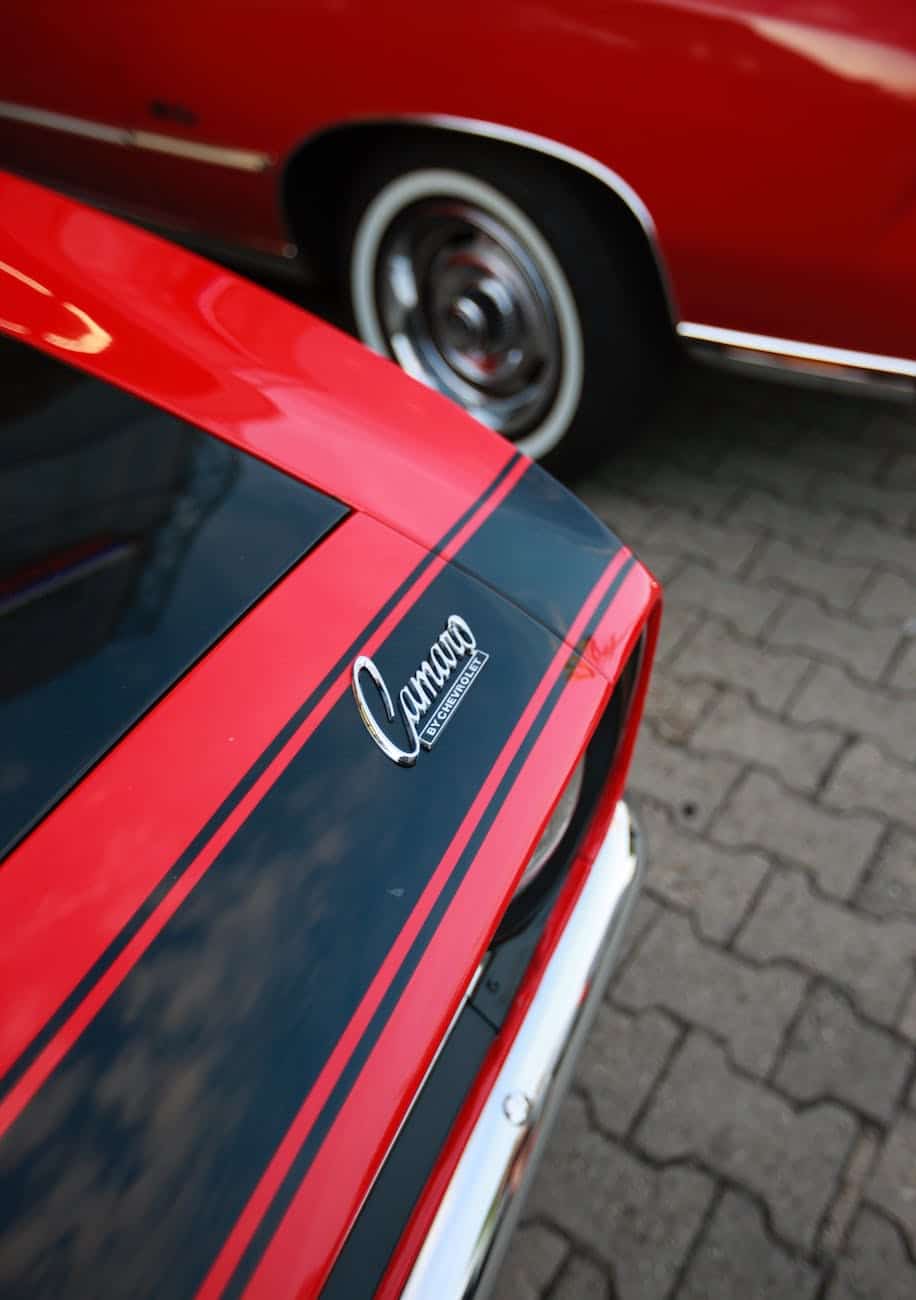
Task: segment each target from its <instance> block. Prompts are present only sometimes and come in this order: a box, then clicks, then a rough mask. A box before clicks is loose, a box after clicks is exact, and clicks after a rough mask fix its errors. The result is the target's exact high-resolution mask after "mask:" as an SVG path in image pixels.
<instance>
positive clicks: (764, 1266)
mask: <svg viewBox="0 0 916 1300" xmlns="http://www.w3.org/2000/svg"><path fill="white" fill-rule="evenodd" d="M819 1281H820V1278H819V1275H818V1273H816V1272H815V1270H814V1269H813V1268H812V1267H811V1266H810V1265H809V1264H806V1263H804V1262H802V1261H800V1260H797V1259H793V1258H792V1256H791V1255H789V1254H788V1252H787V1251H785V1250H783V1248H782V1247H781V1246H778V1245H777V1244H776V1243H775V1242H773V1241H771V1240H770V1238H769V1236H768V1235H767V1231H766V1227H765V1225H764V1222H763V1216H762V1214H761V1213H760V1210H759V1209H758V1208H757V1206H756V1205H754V1204H753V1202H751V1201H750V1200H748V1199H747V1198H746V1197H744V1196H740V1195H738V1194H737V1193H736V1192H732V1191H726V1192H725V1194H724V1196H723V1197H722V1200H721V1201H720V1202H719V1204H718V1205H717V1206H716V1209H715V1211H714V1213H713V1216H712V1219H711V1221H710V1223H709V1226H708V1227H707V1228H706V1230H705V1232H704V1234H703V1240H702V1242H701V1244H700V1247H699V1249H698V1250H697V1251H696V1253H695V1254H694V1256H693V1258H692V1260H691V1261H690V1266H689V1267H688V1269H687V1274H686V1276H685V1278H684V1281H683V1283H682V1284H681V1286H680V1287H679V1289H678V1292H677V1296H678V1300H713V1297H721V1298H722V1300H811V1297H813V1296H814V1293H815V1291H816V1290H817V1287H818V1284H819Z"/></svg>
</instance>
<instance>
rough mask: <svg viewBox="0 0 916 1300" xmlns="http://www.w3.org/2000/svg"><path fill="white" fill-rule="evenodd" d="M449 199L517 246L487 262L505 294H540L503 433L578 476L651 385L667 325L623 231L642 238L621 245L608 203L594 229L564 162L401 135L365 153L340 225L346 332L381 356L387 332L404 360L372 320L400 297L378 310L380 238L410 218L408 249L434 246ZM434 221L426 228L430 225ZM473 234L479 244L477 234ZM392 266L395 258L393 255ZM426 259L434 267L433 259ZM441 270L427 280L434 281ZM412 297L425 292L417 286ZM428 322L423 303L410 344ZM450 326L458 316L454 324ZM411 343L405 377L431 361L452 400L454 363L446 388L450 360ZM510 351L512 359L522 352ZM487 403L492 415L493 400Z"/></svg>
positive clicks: (626, 429) (618, 434)
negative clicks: (507, 284)
mask: <svg viewBox="0 0 916 1300" xmlns="http://www.w3.org/2000/svg"><path fill="white" fill-rule="evenodd" d="M610 202H613V200H611V201H610ZM449 203H451V204H461V205H462V211H463V212H464V211H467V212H470V213H471V215H472V218H474V219H475V220H478V224H479V222H480V221H481V220H483V219H486V220H487V221H489V222H492V223H495V224H493V225H492V229H493V230H496V231H497V233H498V232H499V230H502V231H503V233H504V235H505V238H506V240H507V241H509V243H510V244H511V248H512V249H516V250H518V254H517V256H516V257H515V259H514V260H513V259H512V258H510V259H508V260H507V261H506V262H505V265H504V264H503V263H498V265H500V266H502V267H503V269H504V271H505V272H506V278H507V280H512V282H513V284H515V283H516V281H518V283H519V284H520V286H521V287H520V288H519V291H518V293H517V295H516V296H517V297H518V298H519V299H521V296H522V294H523V293H528V298H527V299H525V303H528V302H536V304H540V303H542V302H543V300H544V298H545V294H546V297H547V298H549V309H547V308H544V319H545V321H546V322H547V323H546V325H545V326H544V328H543V329H542V330H540V331H538V330H532V331H531V332H530V333H531V337H532V339H534V340H535V341H534V342H533V343H532V345H531V349H530V351H531V353H532V354H534V355H535V360H534V362H533V363H532V367H531V373H532V374H533V376H534V380H533V381H532V382H531V383H530V385H529V387H530V389H531V393H532V396H531V397H530V399H529V405H528V407H525V406H524V405H523V400H522V399H523V398H525V397H526V396H527V392H528V390H527V389H526V390H524V392H523V393H522V394H521V396H520V397H519V398H517V399H513V400H516V401H517V402H518V403H519V406H520V409H521V410H522V416H521V417H518V418H519V419H520V420H521V423H520V424H517V425H516V427H515V428H512V429H510V430H509V433H508V436H510V437H511V439H512V441H513V442H516V443H517V444H518V445H519V446H520V448H521V449H522V450H524V451H526V452H528V454H530V455H533V456H535V457H536V458H538V459H541V460H542V461H543V463H545V464H546V465H547V466H548V468H550V469H551V470H554V471H555V472H560V473H563V474H564V475H570V474H574V473H578V472H579V471H581V470H582V469H583V468H585V467H586V466H587V465H588V464H590V463H592V462H594V461H595V460H596V459H597V458H599V457H603V456H607V455H611V454H613V451H614V448H615V447H616V446H619V445H620V444H621V443H622V442H624V441H625V440H626V439H627V437H628V435H629V434H630V433H631V431H632V430H633V428H634V427H635V426H636V424H637V423H638V420H639V418H640V417H641V416H642V415H643V414H644V413H645V410H646V409H647V407H648V406H649V404H650V402H651V399H652V397H654V396H655V395H656V394H657V393H658V391H659V388H660V384H659V375H660V372H661V370H662V369H663V368H664V365H665V362H666V359H667V352H668V344H669V341H670V338H671V332H670V325H669V324H668V322H667V315H666V313H665V312H664V307H663V297H662V294H661V290H660V287H659V284H658V278H657V274H656V273H655V272H654V268H653V269H652V270H651V271H649V272H648V273H647V271H646V265H647V261H650V260H651V259H650V258H649V257H648V254H647V250H646V248H645V247H644V237H643V236H642V234H641V233H640V234H639V235H638V236H637V240H638V241H639V242H640V243H641V244H642V245H643V246H642V247H635V245H636V241H635V240H634V237H633V235H632V233H631V232H630V231H629V230H628V229H626V224H627V218H625V217H624V218H618V217H617V215H616V213H614V212H613V210H611V209H610V208H609V209H608V210H605V209H602V210H601V213H602V217H603V218H606V219H607V224H606V226H605V224H604V220H602V224H601V225H599V222H598V219H597V217H598V212H597V211H596V209H595V208H594V200H593V197H592V196H591V195H590V194H588V193H586V191H585V189H584V187H583V186H582V185H581V184H579V183H578V180H577V179H575V178H574V177H572V176H571V175H570V173H569V171H568V169H566V168H564V167H562V166H560V165H558V164H556V163H555V162H553V160H550V159H543V158H541V157H540V156H539V155H536V154H532V153H523V152H521V151H519V150H515V149H507V148H505V147H502V146H498V145H492V144H491V143H490V142H488V141H476V140H468V141H465V140H456V139H455V138H454V137H444V136H430V137H429V138H426V139H417V138H412V139H408V140H404V139H401V140H400V142H397V141H395V142H394V143H393V144H392V146H390V147H389V148H388V149H385V150H383V151H380V152H378V153H377V154H376V155H375V156H374V158H373V159H372V161H371V163H370V164H369V165H368V166H367V167H366V168H365V170H364V171H363V172H362V174H361V175H359V177H358V178H357V181H356V183H355V185H354V188H353V191H352V194H351V202H350V207H349V212H348V216H347V221H346V224H345V228H344V238H343V250H342V251H343V273H344V277H345V283H346V286H347V299H348V304H349V312H350V324H351V326H352V328H353V330H354V332H355V333H356V334H357V335H358V336H359V337H360V338H362V339H363V341H364V342H366V343H368V344H369V345H370V346H372V347H374V348H375V349H376V350H377V351H380V352H384V353H386V354H387V355H394V349H393V347H392V344H391V338H392V336H393V335H394V336H395V337H397V338H398V343H399V345H400V346H401V355H399V356H398V357H397V358H396V359H399V360H401V361H402V364H405V357H404V348H403V345H404V338H405V332H404V330H403V329H399V330H394V329H386V318H385V311H386V310H388V311H389V312H390V311H391V310H393V311H395V312H396V311H400V310H401V305H400V304H399V302H397V301H395V302H394V306H393V307H392V306H391V302H392V297H395V298H396V296H397V295H392V293H390V292H389V295H388V298H387V299H383V298H382V294H383V293H384V292H385V290H384V288H382V287H381V286H382V285H383V284H385V283H386V282H385V280H384V277H383V276H382V275H381V272H380V268H381V267H387V266H388V265H394V257H393V256H392V258H391V260H390V261H386V260H385V259H386V249H387V248H389V247H394V245H393V244H392V241H394V240H396V239H398V238H400V237H401V236H400V234H399V232H401V231H403V230H406V231H408V233H409V237H410V238H413V237H414V236H413V231H414V229H415V228H416V227H418V226H420V223H421V221H423V222H425V224H424V225H422V227H421V229H420V234H418V235H416V242H417V244H418V245H421V244H422V239H421V237H422V238H425V239H426V246H428V245H429V243H430V240H432V241H435V239H436V237H437V233H438V230H439V229H440V228H441V229H443V230H444V229H445V224H446V223H447V222H448V221H450V220H451V215H450V214H451V209H450V210H449V212H444V211H443V212H441V214H440V209H443V208H444V206H445V204H449ZM475 214H480V215H479V216H477V215H475ZM437 221H439V222H440V227H437V226H436V225H435V223H436V222H437ZM471 228H473V226H472V227H471ZM489 229H490V228H489V227H488V230H489ZM532 232H533V233H532ZM442 237H443V239H444V238H445V236H444V235H443V236H442ZM480 238H481V239H482V240H484V241H486V240H487V239H488V238H489V233H487V232H485V233H484V234H483V235H481V236H480ZM507 246H509V245H508V244H507ZM545 248H546V250H547V253H546V254H545V253H544V249H545ZM634 249H635V252H634ZM497 252H498V245H497ZM523 255H524V256H523ZM494 256H495V255H494ZM526 259H530V260H526ZM464 260H465V261H468V260H470V259H468V258H465V259H464ZM403 261H404V258H403V256H401V258H400V262H401V264H403ZM497 262H498V258H497ZM516 262H518V263H519V264H520V265H522V266H523V267H526V268H533V269H532V273H531V275H530V276H528V277H527V279H530V280H531V281H532V282H533V283H536V284H537V286H538V297H537V298H536V299H535V297H534V295H533V294H532V293H530V292H529V290H528V288H527V280H526V283H524V284H523V283H521V281H522V279H523V278H524V277H523V276H517V275H515V263H516ZM456 264H457V263H456ZM437 265H441V257H440V262H439V263H437ZM421 269H423V268H421ZM488 269H489V268H488ZM557 270H558V271H559V276H560V278H559V279H558V278H557V277H556V275H555V272H556V271H557ZM449 273H451V272H447V274H449ZM444 278H445V277H444V276H440V281H442V280H444ZM494 278H495V277H494V276H492V275H488V276H487V277H486V286H492V282H493V279H494ZM430 279H431V277H428V278H427V280H426V281H421V279H420V277H419V276H418V278H417V281H416V284H417V285H418V286H420V287H421V288H422V287H423V285H425V284H427V283H429V282H430ZM479 283H481V284H483V283H484V281H483V280H482V279H481V280H480V281H479ZM564 285H565V290H564ZM486 286H485V287H486ZM416 297H417V299H418V300H419V301H421V302H423V301H425V300H424V297H423V293H422V292H421V293H419V294H417V295H416ZM482 301H483V305H484V307H489V306H490V305H491V303H490V300H489V299H486V298H484V299H483V300H482ZM500 301H503V300H502V299H500ZM466 302H467V295H464V296H462V298H461V303H462V305H463V306H464V305H465V304H466ZM386 304H387V305H386ZM524 305H525V304H524V303H523V306H524ZM471 307H472V308H474V310H475V311H476V312H477V313H478V316H477V317H475V318H474V321H473V324H475V325H478V323H479V320H480V319H483V318H484V317H483V313H481V312H480V310H479V308H478V306H477V304H476V303H474V302H472V303H471ZM537 310H538V308H537V307H535V308H534V309H532V311H531V312H529V313H528V316H536V315H537ZM570 310H571V311H572V313H573V314H574V321H572V323H571V319H572V318H571V316H570ZM414 314H415V315H416V314H417V313H416V312H415V313H414ZM466 314H467V313H465V315H466ZM442 318H443V316H442V313H441V312H440V313H439V314H438V315H436V314H434V313H433V310H432V308H430V310H429V312H428V314H427V315H426V316H424V317H423V320H422V322H421V326H420V327H419V330H418V333H417V337H418V338H419V339H420V340H421V343H423V332H422V331H423V329H425V328H426V326H427V324H428V323H429V321H430V320H433V321H438V320H441V319H442ZM523 318H526V317H525V313H524V311H516V312H514V313H512V312H509V313H507V315H506V319H507V320H509V321H511V322H515V321H517V320H520V319H523ZM388 319H389V320H390V315H389V318H388ZM449 319H450V320H451V319H452V318H451V317H450V318H449ZM499 320H500V322H501V320H502V318H499ZM538 320H540V317H538ZM541 323H542V324H543V322H541ZM548 326H549V327H550V329H551V330H552V333H550V335H549V337H550V339H552V340H554V344H555V345H554V347H553V350H552V351H551V349H550V346H549V344H548V345H544V346H543V348H542V351H543V353H544V355H545V356H548V357H550V358H551V360H550V361H548V362H542V361H541V359H540V356H539V355H537V347H538V346H540V340H542V339H543V338H544V337H546V336H547V332H548ZM464 327H465V318H464V317H462V319H461V321H460V322H459V328H461V329H463V328H464ZM576 330H578V339H577V338H576V335H575V331H576ZM434 331H435V325H430V326H429V329H428V330H427V335H428V337H429V339H430V340H432V339H433V337H434ZM449 337H450V336H449ZM475 337H476V336H475ZM525 337H527V335H526V336H525ZM424 349H425V350H423V351H422V352H421V351H420V350H419V345H418V347H417V348H416V349H415V348H414V347H413V345H412V344H411V345H410V346H409V347H408V348H407V353H408V355H407V358H406V368H408V369H412V371H413V373H415V374H416V373H418V371H417V367H423V366H426V365H427V364H428V362H429V358H432V364H433V365H434V366H435V374H434V375H432V379H433V384H434V386H436V387H438V388H440V390H441V391H445V392H447V394H448V395H449V396H452V397H455V399H456V400H461V399H462V396H463V393H464V391H466V390H467V388H468V385H467V384H465V383H464V377H465V376H464V371H461V373H460V379H461V382H457V381H456V382H455V383H453V382H452V376H453V373H454V372H453V370H452V368H451V367H450V366H449V365H448V364H447V363H444V364H440V360H441V358H442V357H443V355H444V354H443V351H442V350H441V348H439V347H438V346H436V347H433V346H432V343H430V346H429V348H428V349H426V348H425V344H424ZM516 351H519V349H516ZM520 351H521V354H522V355H523V356H524V355H525V353H524V348H522V349H520ZM449 355H456V353H454V352H449ZM460 355H461V356H462V357H463V356H464V355H465V354H460ZM475 355H477V354H475ZM505 355H508V352H506V353H505ZM513 355H514V354H513ZM428 373H429V372H428ZM577 373H579V374H580V379H579V380H578V381H576V375H577ZM443 375H444V377H445V378H444V382H443V379H442V377H443ZM548 378H549V379H550V381H551V382H550V385H548V383H547V379H548ZM538 383H540V387H538ZM455 389H458V390H459V392H458V395H456V391H455ZM535 398H536V399H537V401H536V400H535ZM471 400H472V401H476V400H477V398H476V390H472V397H471ZM538 403H540V405H538ZM465 404H467V403H465ZM487 409H488V412H489V410H490V409H491V408H490V407H488V408H487ZM492 409H493V410H496V404H495V401H494V404H493V406H492ZM525 419H527V420H528V423H527V424H525V422H524V421H525ZM486 422H487V423H491V424H493V427H500V426H499V424H498V422H497V421H496V420H493V419H490V418H488V419H487V421H486Z"/></svg>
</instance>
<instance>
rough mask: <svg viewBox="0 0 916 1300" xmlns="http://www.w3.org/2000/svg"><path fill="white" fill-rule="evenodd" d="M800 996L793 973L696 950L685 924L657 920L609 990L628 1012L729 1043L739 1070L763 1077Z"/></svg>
mask: <svg viewBox="0 0 916 1300" xmlns="http://www.w3.org/2000/svg"><path fill="white" fill-rule="evenodd" d="M804 992H805V978H804V976H802V975H800V974H798V973H797V972H796V971H792V970H779V969H775V968H774V969H773V970H764V969H755V968H754V967H752V966H748V965H747V964H746V963H744V962H740V961H738V960H736V958H735V957H733V956H731V954H729V953H727V952H723V951H722V950H721V949H719V948H715V947H712V946H711V945H708V944H703V943H700V942H699V941H698V940H697V938H696V937H695V935H694V933H693V930H692V929H691V927H690V922H689V921H688V920H687V918H686V917H682V916H676V915H674V914H673V913H665V914H663V915H662V916H661V917H660V918H659V920H658V921H657V922H656V924H655V925H654V926H653V928H652V930H651V932H650V933H649V935H648V936H647V938H646V940H645V942H644V943H643V944H642V946H641V947H640V949H639V951H638V953H637V954H636V956H635V957H634V959H633V961H632V962H630V964H629V966H628V967H627V969H626V970H625V971H624V972H623V974H622V975H621V977H620V979H619V981H618V982H617V985H616V987H615V991H614V996H615V999H616V1000H617V1001H618V1002H619V1003H620V1004H621V1005H622V1006H625V1007H628V1008H631V1009H633V1010H646V1009H648V1008H650V1007H664V1008H666V1009H667V1010H668V1011H671V1012H672V1013H673V1014H674V1015H676V1016H679V1017H680V1018H682V1019H684V1020H687V1021H689V1022H690V1023H691V1024H695V1025H702V1026H703V1027H704V1028H706V1029H708V1030H709V1031H710V1032H712V1033H715V1034H717V1035H720V1036H721V1037H722V1038H724V1039H726V1041H727V1042H728V1046H729V1050H730V1052H731V1055H732V1058H733V1059H734V1060H735V1061H736V1062H737V1064H738V1065H740V1066H743V1067H744V1069H746V1070H751V1071H753V1072H754V1073H756V1074H760V1075H763V1074H765V1073H766V1072H767V1070H768V1069H769V1068H770V1066H771V1065H772V1063H773V1061H774V1059H775V1056H776V1052H777V1050H778V1048H779V1045H780V1042H781V1041H782V1037H783V1034H784V1033H785V1031H786V1029H787V1028H788V1025H789V1023H790V1021H791V1020H792V1017H793V1016H794V1015H795V1012H796V1011H797V1009H798V1007H799V1004H800V1003H801V1000H802V997H803V996H804Z"/></svg>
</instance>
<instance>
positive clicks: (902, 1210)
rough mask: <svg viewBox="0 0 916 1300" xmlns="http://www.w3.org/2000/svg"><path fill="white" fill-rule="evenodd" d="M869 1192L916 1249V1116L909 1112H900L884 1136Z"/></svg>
mask: <svg viewBox="0 0 916 1300" xmlns="http://www.w3.org/2000/svg"><path fill="white" fill-rule="evenodd" d="M866 1195H867V1197H868V1199H869V1200H870V1201H873V1202H874V1203H875V1204H876V1205H879V1206H880V1207H881V1208H882V1209H883V1210H885V1211H886V1212H887V1213H888V1214H889V1215H890V1216H891V1218H892V1219H893V1220H894V1222H895V1223H896V1224H897V1225H898V1226H899V1227H900V1228H901V1229H902V1230H903V1232H904V1233H905V1234H906V1237H907V1240H908V1241H909V1243H910V1250H911V1251H913V1252H914V1253H916V1116H913V1115H909V1114H907V1113H906V1112H903V1113H901V1114H900V1115H899V1116H898V1118H897V1121H896V1123H895V1124H894V1127H893V1128H892V1129H891V1131H890V1133H888V1135H887V1137H886V1138H885V1140H884V1148H883V1150H882V1152H881V1158H880V1160H879V1161H878V1168H877V1169H876V1170H875V1172H874V1173H873V1174H872V1176H871V1179H870V1180H869V1183H868V1186H867V1188H866Z"/></svg>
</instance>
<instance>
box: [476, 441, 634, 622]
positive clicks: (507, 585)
mask: <svg viewBox="0 0 916 1300" xmlns="http://www.w3.org/2000/svg"><path fill="white" fill-rule="evenodd" d="M619 545H620V543H619V541H618V540H617V539H616V538H615V537H614V536H613V534H611V533H609V531H608V529H607V528H606V527H605V525H604V524H603V523H601V521H600V520H598V519H596V518H595V516H594V515H593V514H592V513H591V511H590V510H589V509H588V508H587V507H586V506H585V505H583V504H582V502H581V501H580V500H579V498H578V497H576V496H574V495H573V494H572V493H571V492H569V491H568V490H567V489H566V488H565V487H563V485H562V484H560V483H558V482H557V481H556V479H554V478H552V477H551V476H550V475H549V474H547V473H545V471H544V470H542V469H541V468H540V466H539V465H533V466H532V467H531V469H530V470H529V471H528V473H527V474H526V475H525V477H524V479H523V480H522V481H521V482H520V483H519V484H518V486H517V488H516V489H515V490H514V491H513V492H512V494H511V496H510V497H509V498H507V500H506V502H505V503H504V505H503V508H502V509H501V510H500V511H499V514H498V515H497V516H495V517H494V519H493V526H492V528H490V529H488V530H487V533H486V535H485V536H479V537H473V538H470V539H469V541H468V544H467V546H465V547H463V548H462V552H461V557H460V561H459V563H460V564H461V565H462V566H463V567H464V568H466V569H468V570H469V571H470V572H471V573H473V574H474V575H475V577H477V578H480V579H482V580H483V581H484V582H487V583H489V585H490V586H491V587H493V588H495V590H496V591H499V592H501V593H502V595H503V596H506V597H507V598H508V599H509V600H512V601H513V602H514V603H515V604H517V605H519V606H520V607H521V608H522V609H523V610H525V612H526V613H527V614H530V615H531V616H532V618H536V619H538V620H539V621H540V622H541V623H543V624H544V626H545V627H548V628H550V629H551V631H552V632H555V633H556V635H557V636H559V637H564V636H565V635H566V629H567V628H568V627H569V625H570V624H571V623H572V621H573V619H574V618H575V616H576V614H577V613H578V605H577V604H576V600H577V587H576V585H575V583H569V582H567V580H566V578H567V575H568V574H570V573H575V572H576V571H578V570H579V569H581V567H582V563H583V557H586V556H598V557H606V556H607V554H608V549H609V547H615V546H617V547H619ZM531 552H535V553H536V554H537V555H538V557H539V561H540V562H539V564H538V565H537V566H532V564H531V563H530V553H531Z"/></svg>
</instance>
